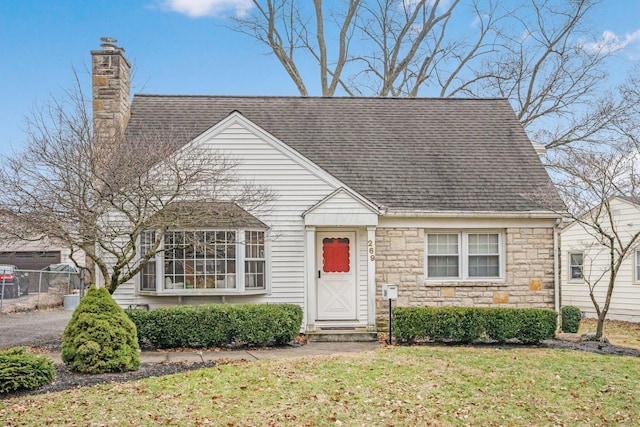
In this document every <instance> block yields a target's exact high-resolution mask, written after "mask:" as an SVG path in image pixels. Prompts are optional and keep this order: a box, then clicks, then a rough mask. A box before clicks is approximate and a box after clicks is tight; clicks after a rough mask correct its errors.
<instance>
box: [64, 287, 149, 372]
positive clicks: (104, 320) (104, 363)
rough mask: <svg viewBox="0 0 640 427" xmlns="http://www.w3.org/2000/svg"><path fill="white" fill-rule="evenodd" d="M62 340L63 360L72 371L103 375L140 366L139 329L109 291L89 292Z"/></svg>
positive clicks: (100, 289) (93, 288) (81, 301)
mask: <svg viewBox="0 0 640 427" xmlns="http://www.w3.org/2000/svg"><path fill="white" fill-rule="evenodd" d="M62 337H63V341H62V360H63V361H64V363H65V364H67V366H69V368H70V369H71V370H74V371H78V372H82V373H90V374H101V373H105V372H125V371H135V370H136V369H138V367H139V366H140V355H139V353H138V340H137V336H136V327H135V325H134V323H133V322H132V321H131V320H130V319H129V317H127V315H126V314H125V313H124V310H122V309H121V308H120V307H119V306H118V305H117V304H116V303H115V302H114V301H113V299H112V298H111V295H110V294H109V292H108V291H107V290H106V289H105V288H99V289H97V288H95V287H91V288H90V289H89V290H88V292H87V294H86V296H85V297H84V298H82V300H80V304H79V305H78V307H77V308H76V310H75V311H74V313H73V316H72V317H71V320H70V321H69V323H68V324H67V327H66V328H65V330H64V333H63V335H62Z"/></svg>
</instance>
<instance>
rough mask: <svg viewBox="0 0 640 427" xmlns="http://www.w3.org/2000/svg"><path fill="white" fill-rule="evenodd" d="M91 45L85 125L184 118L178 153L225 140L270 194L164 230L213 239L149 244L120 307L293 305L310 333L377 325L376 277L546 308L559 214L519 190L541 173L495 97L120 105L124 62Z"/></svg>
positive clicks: (423, 296) (444, 295)
mask: <svg viewBox="0 0 640 427" xmlns="http://www.w3.org/2000/svg"><path fill="white" fill-rule="evenodd" d="M103 47H104V48H105V50H97V51H92V55H93V64H94V79H93V81H94V110H95V114H96V118H97V120H98V121H97V122H96V127H97V128H100V127H103V128H105V129H106V128H108V127H109V126H112V125H113V126H118V122H119V120H121V119H122V118H124V120H126V118H127V117H128V116H129V115H130V119H129V120H128V125H127V132H138V131H143V130H144V129H154V128H165V127H172V128H185V129H189V130H191V131H194V132H195V134H196V135H198V136H197V137H195V138H194V139H193V140H191V141H183V142H184V145H183V146H182V148H180V149H179V150H189V149H191V148H192V147H194V146H201V147H208V148H209V149H211V150H219V151H220V152H224V153H225V154H227V155H230V156H232V157H233V158H236V159H239V160H240V164H239V165H238V166H237V170H236V173H237V174H238V175H239V176H240V177H242V178H246V179H248V180H253V181H255V182H259V183H261V184H262V185H266V186H268V187H269V188H270V189H272V190H273V192H274V193H275V194H276V195H277V198H276V200H275V201H274V202H273V203H272V204H271V205H270V206H269V209H268V210H267V211H266V213H259V212H246V211H244V210H243V209H239V211H238V212H237V215H235V217H234V218H235V219H234V222H233V224H232V225H229V221H227V222H226V223H225V224H226V225H225V226H224V227H223V228H221V227H220V226H219V225H217V224H216V223H215V221H212V222H210V223H208V224H202V227H201V228H200V229H198V230H172V231H171V232H169V233H168V235H167V237H166V239H165V240H166V241H173V240H175V239H181V238H183V237H184V233H194V232H196V231H197V232H201V233H199V234H198V235H197V236H199V237H197V238H198V239H201V240H203V241H206V240H207V239H211V240H212V241H214V240H215V242H216V245H217V246H216V248H215V250H212V251H210V252H207V253H204V252H199V251H197V250H196V251H193V252H194V253H190V254H185V253H184V252H178V251H170V252H168V253H166V254H164V255H162V256H158V257H157V258H156V259H155V261H154V262H152V263H151V264H149V266H148V268H147V269H146V271H145V273H144V274H141V275H140V276H139V277H138V278H137V279H136V280H131V281H130V282H128V283H126V284H124V285H122V286H120V287H119V288H118V289H117V291H116V292H115V293H114V298H115V299H116V301H117V302H118V303H119V304H120V305H121V306H123V307H127V306H130V305H136V304H148V305H149V306H150V307H151V308H155V307H160V306H166V305H172V304H200V303H291V304H297V305H300V306H302V307H303V309H304V322H303V328H304V330H305V331H307V332H311V331H321V330H336V329H362V330H369V331H375V330H376V326H377V325H379V326H381V327H384V325H386V319H387V316H388V304H387V302H386V301H385V300H383V299H382V295H381V287H382V284H383V283H391V284H396V285H398V286H399V298H398V300H397V301H396V302H395V303H394V305H397V306H434V307H435V306H476V307H495V306H497V307H545V308H554V307H556V305H555V303H556V301H555V295H556V291H555V287H556V286H557V283H556V282H555V274H556V271H557V270H556V263H555V260H556V257H555V255H554V247H557V245H556V241H557V224H558V215H556V214H554V213H552V212H550V211H546V210H543V209H541V208H540V207H539V205H538V203H536V201H535V200H534V199H535V198H534V197H532V195H533V194H534V193H536V192H539V191H540V190H542V189H549V188H552V186H551V182H550V179H549V177H548V175H547V172H546V171H545V168H544V167H543V165H542V163H541V162H540V159H539V157H538V154H537V153H536V150H535V149H534V147H533V145H532V143H531V141H530V140H529V139H528V138H527V135H526V134H525V132H524V130H523V128H522V126H521V125H520V123H519V122H518V120H517V118H516V116H515V114H514V112H513V110H512V109H511V107H510V105H509V102H508V101H507V100H506V99H426V98H412V99H410V98H403V99H399V98H319V97H318V98H316V97H239V96H161V95H136V96H135V97H134V99H133V102H132V104H131V106H130V111H129V106H128V99H129V87H128V81H129V74H128V73H129V70H128V62H127V61H126V59H125V58H124V56H123V50H122V49H120V48H118V47H115V46H114V45H111V44H105V45H103ZM96 86H98V87H96ZM101 88H104V89H105V90H103V91H102V90H101ZM96 106H97V107H98V108H96ZM105 132H106V131H105ZM106 134H108V132H106ZM549 191H551V192H552V193H553V194H552V197H557V194H555V191H554V190H549ZM223 202H224V201H221V203H223ZM558 203H560V201H559V199H558ZM191 235H192V236H196V234H191ZM144 243H145V242H141V244H142V245H144ZM213 266H215V267H213Z"/></svg>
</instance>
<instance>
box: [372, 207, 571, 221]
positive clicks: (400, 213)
mask: <svg viewBox="0 0 640 427" xmlns="http://www.w3.org/2000/svg"><path fill="white" fill-rule="evenodd" d="M383 215H384V216H387V217H396V218H407V217H413V218H538V219H540V218H548V219H557V218H561V217H562V215H561V214H559V213H557V212H552V211H542V210H536V211H456V210H423V209H388V210H387V211H386V212H384V214H383Z"/></svg>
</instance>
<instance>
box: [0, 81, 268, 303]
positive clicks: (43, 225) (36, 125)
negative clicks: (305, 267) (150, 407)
mask: <svg viewBox="0 0 640 427" xmlns="http://www.w3.org/2000/svg"><path fill="white" fill-rule="evenodd" d="M86 101H87V100H86V99H85V97H84V95H83V93H82V91H81V89H80V85H79V84H78V85H77V86H76V88H75V89H74V90H73V91H70V92H68V93H67V94H66V96H65V97H64V98H63V99H53V100H51V101H50V103H49V104H47V105H45V106H43V107H41V108H38V109H36V110H34V111H33V112H32V114H31V115H30V116H29V117H28V118H27V124H28V130H27V134H28V143H27V146H26V147H25V149H24V150H23V151H22V152H19V153H16V154H14V155H13V156H12V157H9V158H6V159H4V161H3V164H4V167H3V168H2V170H0V186H2V188H3V189H4V190H3V194H4V196H3V204H2V208H1V209H0V215H1V216H2V217H3V221H2V230H0V231H1V232H2V233H3V234H4V235H8V236H14V237H16V238H19V239H24V240H33V239H40V238H42V237H48V238H51V239H54V240H56V241H58V242H61V243H63V244H65V245H67V246H68V247H70V248H71V250H72V254H71V257H72V259H74V262H76V264H78V260H79V257H80V256H81V255H82V254H85V255H86V257H87V258H88V259H89V260H91V261H93V263H95V265H96V266H97V269H98V270H99V271H100V273H101V275H102V277H103V278H104V281H105V286H106V288H107V289H108V290H109V292H111V293H113V292H114V291H115V290H116V288H117V287H118V286H119V285H121V284H122V283H125V282H126V281H128V280H130V279H131V278H133V277H134V276H135V275H136V274H138V273H139V272H140V271H141V269H142V268H143V266H144V265H145V264H146V263H147V262H148V261H149V260H150V259H151V258H152V257H154V256H155V255H156V253H158V252H160V251H163V250H169V249H171V248H167V247H163V246H162V244H161V243H162V241H163V237H164V234H165V232H166V231H167V230H168V229H169V228H170V227H174V228H175V227H178V228H184V227H193V226H196V225H199V224H201V223H202V222H204V221H210V220H211V218H212V217H216V218H222V217H224V216H225V215H224V213H225V210H228V209H231V210H237V209H239V208H243V209H246V210H248V211H256V210H257V209H260V208H261V207H262V206H264V205H265V204H266V203H268V202H269V201H270V200H272V198H273V194H272V193H271V191H270V190H269V189H268V188H263V187H260V186H258V185H255V184H253V183H246V182H242V181H241V180H240V179H239V178H238V177H237V176H236V175H235V174H234V168H235V167H236V166H237V164H238V162H237V161H236V160H234V159H231V158H228V157H225V156H224V155H222V154H220V153H218V152H215V151H211V150H209V149H205V148H200V147H198V146H197V145H193V146H190V147H189V148H188V149H186V150H180V147H181V146H182V145H183V144H185V143H186V142H188V141H190V140H191V139H192V137H193V136H194V135H192V134H191V133H190V132H189V130H188V129H160V130H157V129H156V130H148V131H143V132H139V133H137V134H132V133H127V134H125V135H116V136H115V137H114V139H113V142H112V143H111V144H109V145H106V144H95V138H94V135H93V130H92V119H91V116H90V113H89V110H88V109H87V102H86ZM193 201H197V202H198V203H197V208H195V207H193V206H192V205H189V202H193ZM185 203H186V204H185ZM185 207H186V208H185ZM147 230H154V231H155V233H154V236H155V237H154V240H153V241H152V242H150V243H149V244H148V247H147V248H146V250H145V251H144V252H142V251H141V250H140V246H139V244H140V237H141V235H142V234H143V233H144V232H145V231H147ZM89 272H90V273H91V271H89Z"/></svg>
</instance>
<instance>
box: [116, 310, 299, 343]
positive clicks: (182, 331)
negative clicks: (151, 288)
mask: <svg viewBox="0 0 640 427" xmlns="http://www.w3.org/2000/svg"><path fill="white" fill-rule="evenodd" d="M126 313H127V314H128V315H129V317H130V318H131V320H132V321H133V322H134V323H135V324H136V327H137V330H138V341H139V343H140V345H145V344H150V345H151V346H153V347H155V348H179V347H188V348H197V347H205V348H210V347H222V346H228V345H246V346H268V345H283V344H286V343H288V342H291V341H292V340H293V339H294V338H295V337H296V336H297V335H298V333H299V332H300V326H301V324H302V309H301V308H300V307H299V306H296V305H290V304H243V305H228V304H209V305H199V306H175V307H162V308H157V309H155V310H151V311H141V310H127V311H126Z"/></svg>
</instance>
